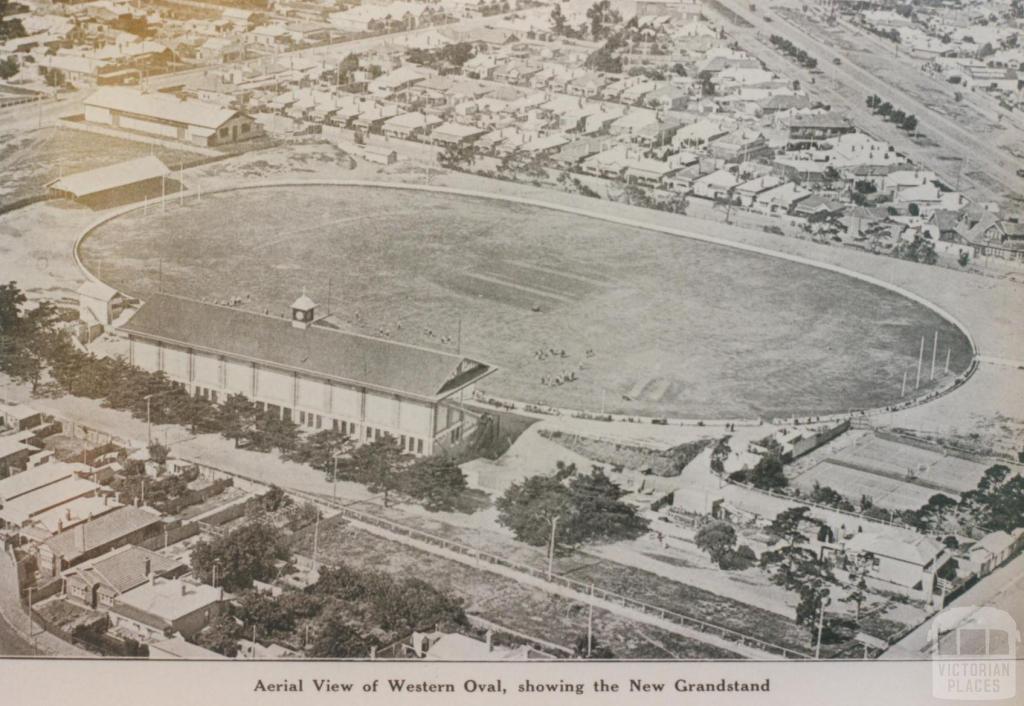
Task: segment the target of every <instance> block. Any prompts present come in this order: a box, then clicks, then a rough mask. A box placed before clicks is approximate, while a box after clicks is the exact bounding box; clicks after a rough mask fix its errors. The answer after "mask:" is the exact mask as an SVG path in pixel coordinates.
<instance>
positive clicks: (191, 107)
mask: <svg viewBox="0 0 1024 706" xmlns="http://www.w3.org/2000/svg"><path fill="white" fill-rule="evenodd" d="M85 104H86V105H87V106H88V105H91V106H96V107H99V108H106V109H108V110H118V111H121V112H124V113H133V114H135V115H142V116H145V117H148V118H156V119H158V120H165V121H169V122H175V123H184V124H186V125H198V126H199V127H205V128H209V129H211V130H215V129H217V128H219V127H220V126H221V125H223V124H224V123H226V122H227V121H228V120H230V119H231V118H233V117H234V116H235V115H236V114H237V111H234V110H231V109H229V108H224V107H222V106H219V105H216V104H214V103H203V102H202V101H196V100H182V99H180V98H176V97H174V96H171V95H168V94H165V93H143V92H142V91H140V90H137V89H134V88H124V87H121V86H104V87H102V88H100V89H98V90H97V91H96V92H95V93H93V94H92V95H91V96H89V97H88V98H86V99H85Z"/></svg>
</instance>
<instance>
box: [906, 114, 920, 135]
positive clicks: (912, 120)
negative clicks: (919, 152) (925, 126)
mask: <svg viewBox="0 0 1024 706" xmlns="http://www.w3.org/2000/svg"><path fill="white" fill-rule="evenodd" d="M903 129H904V130H906V131H907V132H914V131H915V130H917V116H916V115H914V114H913V113H911V114H909V115H907V117H905V118H903Z"/></svg>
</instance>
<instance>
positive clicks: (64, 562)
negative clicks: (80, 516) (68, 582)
mask: <svg viewBox="0 0 1024 706" xmlns="http://www.w3.org/2000/svg"><path fill="white" fill-rule="evenodd" d="M162 530H163V522H162V520H161V519H160V514H159V513H158V512H156V511H155V510H152V509H149V508H139V507H135V506H132V505H126V506H124V507H119V508H117V509H116V510H114V511H112V512H108V513H107V514H105V515H102V516H101V517H97V518H94V519H92V520H90V521H87V522H82V523H81V524H78V525H76V526H75V527H73V528H71V529H67V530H64V531H63V532H59V533H58V534H55V535H54V536H52V537H50V538H49V539H47V540H46V541H44V542H42V543H41V544H40V545H39V547H38V550H37V551H38V555H39V571H40V572H41V573H43V574H44V575H49V576H57V575H59V574H60V573H61V572H62V571H64V570H65V569H67V568H69V567H72V566H75V565H77V564H81V563H82V562H83V561H86V560H88V559H92V558H94V557H97V556H100V555H101V554H105V553H106V552H108V551H110V550H111V549H116V548H117V547H122V546H124V545H125V544H138V543H140V542H144V541H145V540H147V539H149V538H151V537H155V536H157V535H159V534H160V532H161V531H162Z"/></svg>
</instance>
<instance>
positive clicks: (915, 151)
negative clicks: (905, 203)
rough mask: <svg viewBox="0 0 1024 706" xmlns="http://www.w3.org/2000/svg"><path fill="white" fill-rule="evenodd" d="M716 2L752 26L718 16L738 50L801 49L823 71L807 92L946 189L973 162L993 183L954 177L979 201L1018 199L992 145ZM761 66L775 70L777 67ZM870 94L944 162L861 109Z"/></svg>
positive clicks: (788, 32) (777, 23)
mask: <svg viewBox="0 0 1024 706" xmlns="http://www.w3.org/2000/svg"><path fill="white" fill-rule="evenodd" d="M720 2H721V4H722V5H723V6H724V7H726V8H727V9H729V10H731V11H732V12H734V13H735V14H736V15H738V16H740V17H741V18H743V19H744V20H746V21H747V22H749V23H750V25H751V26H750V27H739V26H736V25H733V24H731V23H730V22H729V19H728V17H727V15H725V14H719V17H720V19H721V21H722V22H724V23H725V24H726V25H728V26H729V27H730V29H729V30H728V31H729V33H730V34H731V35H732V36H733V37H735V38H736V39H738V40H739V41H740V45H741V46H743V47H744V48H749V49H750V50H751V51H753V52H754V53H755V54H757V55H758V56H762V57H763V56H764V54H765V51H766V50H767V51H768V52H772V53H776V54H777V52H775V50H774V48H772V47H771V46H770V45H768V43H767V41H768V37H769V36H771V35H772V34H777V35H780V36H782V37H785V38H786V39H789V40H790V41H791V42H793V43H794V44H795V45H797V46H799V47H802V48H804V49H805V50H806V51H807V52H808V53H809V54H810V55H811V56H813V57H815V58H816V59H818V62H819V67H820V68H821V70H822V71H823V73H822V74H819V75H818V76H816V81H815V84H814V87H813V89H812V90H814V91H815V92H818V93H823V94H825V95H827V96H828V97H829V99H830V103H831V104H832V105H833V108H835V107H837V106H842V107H843V108H845V112H847V113H848V114H850V115H852V116H853V117H854V119H855V122H857V124H858V125H859V126H860V127H861V128H862V129H864V130H865V131H866V132H869V133H872V134H875V135H877V136H878V137H879V138H882V139H886V140H888V141H890V142H891V143H892V144H894V145H895V146H896V147H897V148H898V149H899V150H900V151H901V152H904V153H905V154H907V155H910V156H911V157H912V158H915V159H918V160H921V161H922V164H924V165H925V166H928V167H929V168H930V169H931V170H932V171H934V172H936V173H937V174H939V175H941V176H942V177H943V178H944V179H946V180H947V181H948V182H949V183H950V184H951V185H953V184H955V183H956V181H957V177H958V173H957V160H963V163H964V164H965V165H968V164H970V163H972V162H973V163H974V164H975V165H977V166H978V168H979V169H981V170H983V171H984V172H985V174H986V175H988V176H990V177H992V179H993V180H994V182H996V183H995V184H994V183H991V182H978V180H977V179H975V178H972V177H971V176H970V174H969V170H968V169H963V170H962V171H963V172H964V173H963V174H962V175H959V176H960V178H961V180H962V181H973V182H975V183H974V186H975V191H976V192H977V194H978V195H980V196H985V195H986V194H987V196H988V198H982V199H981V200H989V199H995V200H998V199H1000V198H1003V197H1005V196H1006V195H1008V194H1006V193H1004V192H1002V191H1001V190H1000V189H999V187H998V185H999V184H1001V185H1010V186H1009V189H1008V191H1009V192H1010V193H1011V194H1012V193H1016V194H1018V195H1019V194H1020V193H1021V191H1022V190H1024V180H1022V179H1021V178H1020V177H1018V176H1017V174H1016V169H1017V168H1019V166H1020V163H1019V160H1017V159H1015V158H1014V157H1013V156H1012V155H1010V154H1008V153H1007V152H1006V151H1004V150H1002V149H1000V148H998V147H996V146H994V145H993V144H992V143H991V141H987V140H985V139H983V138H981V137H979V136H978V134H976V132H974V131H972V130H971V129H970V128H969V127H967V126H963V125H961V124H959V123H958V122H956V121H955V120H953V119H952V118H950V117H948V116H946V115H943V114H942V113H939V112H937V111H936V110H934V109H933V108H931V107H929V106H927V105H925V104H924V103H922V102H920V101H919V100H917V99H916V98H914V97H913V96H910V95H908V94H907V93H906V92H905V91H904V90H903V89H901V88H900V87H898V86H893V85H890V84H889V83H887V82H886V81H885V80H883V79H881V78H880V77H878V76H877V75H875V74H873V73H871V72H870V71H867V70H865V69H864V68H862V67H860V66H858V65H857V64H856V63H854V62H853V61H851V60H850V57H849V56H848V55H847V53H845V52H843V51H840V50H837V49H835V48H834V47H833V46H831V45H829V44H827V43H825V42H824V41H822V40H821V39H820V38H818V37H815V36H812V35H810V34H809V33H806V32H804V31H802V30H800V29H798V28H797V27H795V26H793V25H791V24H790V23H789V22H787V21H785V20H784V19H783V18H782V17H781V16H779V15H774V17H773V19H772V20H771V21H768V20H766V19H765V14H764V12H765V11H764V10H760V11H759V12H751V11H750V9H749V3H747V2H741V1H740V0H720ZM709 8H710V6H709ZM835 60H839V62H840V63H839V64H838V65H836V64H835V63H834V61H835ZM766 63H775V64H777V61H776V62H766ZM787 63H789V69H788V70H786V71H785V72H784V73H783V74H782V75H796V74H801V75H803V70H802V69H799V68H798V67H797V65H796V64H795V63H791V62H787ZM829 84H833V87H831V88H830V87H829ZM805 88H808V89H811V86H808V85H807V84H806V83H805ZM872 94H877V95H879V96H881V97H882V98H883V99H884V100H889V101H891V102H892V103H894V104H898V106H899V107H900V108H901V109H902V110H904V111H906V112H908V113H914V114H916V115H917V116H918V120H919V125H920V130H921V131H922V132H923V133H926V134H927V135H928V136H929V137H930V138H932V139H933V140H935V141H936V142H938V143H939V145H940V146H941V151H940V154H944V155H946V159H945V160H941V159H937V158H936V155H934V154H928V153H926V151H925V150H923V149H922V148H921V147H920V146H919V145H917V144H915V143H914V141H913V140H912V139H911V137H910V136H909V135H907V134H906V133H903V132H902V131H901V130H899V129H898V128H895V127H894V126H892V125H891V124H889V123H885V122H884V121H882V120H881V119H879V118H878V117H876V116H874V115H873V114H872V113H871V111H869V110H868V109H867V107H866V105H865V99H866V98H867V96H869V95H872ZM951 158H952V159H951Z"/></svg>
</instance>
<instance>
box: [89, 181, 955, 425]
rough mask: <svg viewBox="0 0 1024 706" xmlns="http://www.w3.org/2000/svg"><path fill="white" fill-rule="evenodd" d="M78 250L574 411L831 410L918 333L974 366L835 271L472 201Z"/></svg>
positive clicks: (140, 227)
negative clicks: (297, 310)
mask: <svg viewBox="0 0 1024 706" xmlns="http://www.w3.org/2000/svg"><path fill="white" fill-rule="evenodd" d="M84 256H85V258H86V261H87V262H88V263H90V264H92V265H95V264H97V263H98V261H100V260H102V262H103V273H104V279H106V280H107V281H108V282H110V283H111V284H113V285H114V286H116V287H119V288H121V289H124V290H126V291H128V292H129V293H131V294H133V295H140V296H143V297H144V296H145V295H146V293H147V292H152V291H154V290H155V289H156V288H157V287H158V286H159V284H158V283H159V281H160V279H161V276H162V286H163V288H164V290H165V291H171V292H176V293H179V294H185V295H187V296H192V297H196V298H206V299H210V300H224V299H229V298H232V297H242V299H243V300H244V301H246V306H250V307H252V308H254V309H258V310H261V311H262V310H268V311H270V312H271V313H278V314H282V315H283V314H285V313H287V307H288V305H289V304H290V303H291V301H293V300H294V299H295V298H296V297H297V296H298V295H299V294H300V293H301V292H302V290H303V288H305V290H306V291H307V293H308V294H310V295H311V296H312V297H313V298H314V299H315V300H319V301H320V302H321V303H322V304H324V305H327V304H328V300H329V299H330V309H331V312H332V313H333V314H335V315H336V316H337V317H338V319H340V321H341V323H342V324H343V325H345V326H348V327H350V328H353V329H355V330H358V331H362V332H364V333H368V334H372V335H384V336H390V337H392V338H395V339H398V340H403V341H408V342H412V343H417V344H422V345H427V346H432V347H447V348H449V349H454V348H456V347H457V346H458V345H459V343H460V340H459V339H460V338H461V347H462V350H463V351H464V352H466V353H468V354H471V355H476V356H479V357H480V358H483V359H485V360H487V361H489V362H492V363H495V364H497V365H498V366H500V367H501V369H502V370H501V371H500V372H499V373H498V374H497V375H494V376H492V377H491V378H489V379H488V380H487V381H486V382H485V384H484V387H485V392H487V393H490V394H493V395H497V396H506V397H512V398H517V399H524V400H529V401H533V402H540V403H544V404H551V405H558V406H565V407H573V408H585V409H598V408H600V407H602V406H603V407H604V408H605V409H607V410H608V411H617V412H624V413H638V414H651V415H666V416H688V417H704V418H714V417H734V416H744V417H756V416H762V417H773V416H783V415H790V414H797V415H806V414H823V413H827V412H840V411H846V410H850V409H862V408H867V407H873V406H879V405H885V404H886V403H888V402H891V401H894V400H896V399H897V398H898V397H899V395H900V386H901V381H902V377H903V374H904V371H906V370H908V369H911V367H912V366H914V365H916V363H917V354H918V345H919V342H920V339H921V338H922V337H926V338H928V339H929V341H930V340H931V338H932V335H933V333H934V332H935V331H936V330H938V331H939V339H940V346H941V347H942V348H943V349H945V348H949V349H950V350H951V370H952V371H962V370H963V369H964V368H966V366H967V364H968V361H969V359H970V349H969V345H968V343H967V340H966V338H965V337H964V336H963V335H962V334H961V333H960V332H959V331H958V330H956V329H955V328H954V327H953V326H951V325H950V324H948V323H946V322H945V321H943V320H942V319H941V318H940V317H939V316H938V315H936V314H934V313H932V312H930V311H928V310H927V309H925V308H923V307H921V306H919V305H917V304H915V303H913V302H911V301H909V300H907V299H904V298H902V297H900V296H897V295H895V294H892V293H890V292H888V291H886V290H883V289H881V288H878V287H875V286H872V285H868V284H865V283H862V282H859V281H857V280H854V279H851V278H848V277H844V276H840V275H836V274H833V273H830V272H826V271H824V270H819V269H816V268H813V267H808V266H804V265H799V264H796V263H791V262H787V261H784V260H779V259H776V258H771V257H766V256H761V255H756V254H752V253H746V252H741V251H738V250H734V249H731V248H727V247H720V246H715V245H710V244H707V243H702V242H698V241H694V240H689V239H685V238H677V237H672V236H668V235H664V234H660V233H656V232H652V231H649V230H645V229H640V228H629V227H625V226H621V225H616V224H612V223H607V222H604V221H600V220H596V219H589V218H585V217H581V216H576V215H572V214H567V213H561V212H557V211H551V210H547V209H543V208H535V207H528V206H522V205H517V204H508V203H502V202H496V201H492V200H488V199H481V198H469V197H462V196H454V195H444V194H430V193H423V192H415V191H404V190H394V189H375V188H362V187H295V188H273V189H258V190H250V191H241V192H231V193H223V194H218V195H210V196H204V198H203V199H202V201H201V202H198V203H197V202H195V201H191V202H188V203H186V205H185V206H184V207H177V206H175V207H174V208H169V209H168V210H167V212H166V213H155V212H153V210H151V211H150V213H149V214H148V215H143V214H142V213H141V212H138V213H133V214H129V215H127V216H124V217H122V218H119V219H117V220H115V221H112V222H111V223H109V224H106V225H104V226H103V227H101V228H100V229H99V230H97V231H96V232H95V233H94V235H93V236H92V237H91V238H89V239H88V240H87V241H86V243H85V245H84ZM94 271H95V270H94ZM161 273H162V275H161ZM329 294H330V297H329ZM552 351H554V353H552ZM570 373H572V374H574V375H575V380H574V381H572V382H566V383H564V384H552V383H551V379H553V378H557V377H559V376H563V377H564V376H569V374H570Z"/></svg>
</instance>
